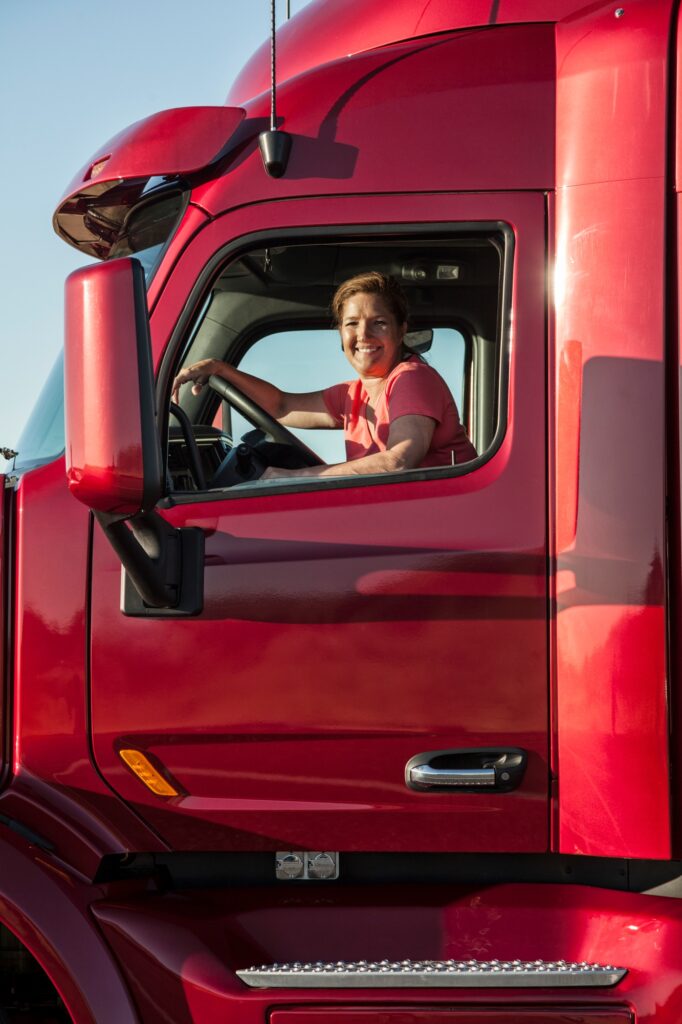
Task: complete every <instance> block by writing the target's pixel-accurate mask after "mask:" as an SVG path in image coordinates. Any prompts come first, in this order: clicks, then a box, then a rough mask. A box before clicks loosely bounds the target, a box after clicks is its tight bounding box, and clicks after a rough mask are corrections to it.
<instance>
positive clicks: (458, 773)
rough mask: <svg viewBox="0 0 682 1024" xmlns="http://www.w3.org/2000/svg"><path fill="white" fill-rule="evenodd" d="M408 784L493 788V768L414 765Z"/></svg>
mask: <svg viewBox="0 0 682 1024" xmlns="http://www.w3.org/2000/svg"><path fill="white" fill-rule="evenodd" d="M410 782H411V783H412V784H413V785H414V784H416V785H418V786H454V787H456V786H460V787H461V786H494V785H495V769H494V768H432V767H431V765H430V764H415V765H412V767H411V768H410Z"/></svg>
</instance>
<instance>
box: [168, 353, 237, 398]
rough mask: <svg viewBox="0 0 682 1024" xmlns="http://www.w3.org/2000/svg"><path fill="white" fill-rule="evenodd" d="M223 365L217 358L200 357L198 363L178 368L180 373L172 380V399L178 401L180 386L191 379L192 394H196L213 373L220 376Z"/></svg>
mask: <svg viewBox="0 0 682 1024" xmlns="http://www.w3.org/2000/svg"><path fill="white" fill-rule="evenodd" d="M224 365H225V364H224V363H221V361H220V360H219V359H200V360H199V362H198V363H192V365H191V366H186V367H185V368H184V370H180V373H179V374H178V375H177V377H176V378H175V380H174V381H173V401H174V402H176V403H177V402H179V400H180V388H181V387H182V385H183V384H188V383H189V382H190V381H192V394H193V395H198V394H199V393H200V392H201V390H202V388H203V387H204V385H205V384H208V378H209V377H211V376H212V375H213V374H214V373H216V374H218V376H222V374H221V372H220V371H221V369H222V368H223V367H224Z"/></svg>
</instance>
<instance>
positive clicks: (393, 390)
mask: <svg viewBox="0 0 682 1024" xmlns="http://www.w3.org/2000/svg"><path fill="white" fill-rule="evenodd" d="M322 394H323V397H324V401H325V405H326V406H327V409H328V411H329V413H330V415H331V416H333V417H334V419H335V420H336V422H337V423H338V424H339V426H343V431H344V435H345V439H346V458H347V459H348V461H349V462H352V461H353V460H354V459H361V458H363V456H365V455H373V454H374V453H375V452H384V451H386V447H387V444H388V433H389V430H390V428H391V424H392V423H393V421H394V420H397V419H398V418H399V417H400V416H428V417H429V419H432V420H435V421H436V428H435V430H434V432H433V437H432V439H431V446H430V448H429V450H428V452H427V453H426V455H425V457H424V459H423V460H422V462H421V466H420V468H421V467H424V466H450V465H452V462H453V458H452V455H453V452H454V461H455V463H456V464H457V465H459V464H460V463H461V462H468V461H469V460H470V459H475V458H476V449H475V448H474V446H473V445H472V443H471V441H470V440H469V438H468V437H467V434H466V431H465V430H464V427H463V426H462V424H461V423H460V419H459V413H458V412H457V406H456V405H455V401H454V399H453V397H452V395H451V394H450V389H449V388H448V386H447V384H446V383H445V381H444V380H443V378H442V377H441V376H440V374H439V373H437V372H436V370H434V369H433V367H431V366H429V365H428V363H423V362H421V360H419V359H415V358H414V356H412V357H410V358H409V359H406V360H405V361H404V362H402V363H398V365H397V366H396V367H394V368H393V370H391V372H390V374H389V375H388V377H387V378H386V386H385V387H384V390H383V392H382V393H381V395H380V396H379V399H378V400H377V404H376V406H375V408H374V420H375V422H374V423H373V424H372V423H370V422H369V420H368V419H367V400H368V395H367V392H366V390H365V387H364V385H363V383H362V381H361V380H352V381H346V382H345V383H344V384H335V385H333V386H332V387H330V388H326V389H325V390H324V391H323V392H322Z"/></svg>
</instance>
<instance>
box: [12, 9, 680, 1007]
mask: <svg viewBox="0 0 682 1024" xmlns="http://www.w3.org/2000/svg"><path fill="white" fill-rule="evenodd" d="M347 8H348V5H347V3H344V0H316V2H313V3H312V4H310V5H309V6H308V7H306V9H305V10H304V11H302V12H301V14H300V15H299V16H297V17H296V18H294V19H293V20H292V21H291V22H290V23H288V24H287V25H286V26H284V28H283V29H282V31H281V33H280V35H279V36H278V55H279V56H278V81H277V95H278V103H279V114H280V119H279V122H278V123H276V124H275V125H274V129H275V131H279V132H282V133H286V135H287V137H288V139H289V141H290V154H289V157H288V162H287V163H286V167H285V168H284V170H283V173H282V174H281V175H280V176H279V177H273V176H271V175H270V174H268V173H267V169H266V168H265V167H264V165H263V160H262V155H261V149H260V147H259V141H258V140H259V136H260V135H262V133H263V132H267V130H268V114H269V111H270V94H269V91H268V88H269V80H268V67H269V62H268V54H267V52H266V51H259V52H258V53H256V54H255V55H254V57H253V58H252V60H251V62H250V63H249V64H247V66H246V68H245V69H244V71H243V72H242V73H241V75H240V76H239V77H238V78H237V80H236V82H235V84H234V85H233V87H232V90H231V92H230V95H229V96H228V100H227V103H226V105H225V106H224V107H202V108H185V109H181V110H171V111H164V112H162V113H160V114H157V115H154V116H153V117H151V118H148V119H146V120H145V121H142V122H138V123H137V124H136V125H133V126H131V127H130V128H129V129H126V130H125V131H124V132H122V133H121V134H120V135H118V136H116V138H115V139H113V140H110V142H109V143H106V144H105V145H104V146H103V147H102V148H101V150H99V151H98V152H97V153H95V154H94V155H93V156H92V157H91V158H90V159H89V161H88V162H87V164H86V165H85V166H84V168H83V169H82V170H81V171H80V172H79V173H78V175H76V178H75V179H74V181H73V182H72V184H71V185H70V186H69V188H68V189H67V192H66V193H65V195H64V197H63V199H62V200H61V202H60V203H59V205H58V207H57V210H56V213H55V218H54V225H55V229H56V231H57V232H58V234H60V236H61V237H62V238H64V240H65V241H66V242H68V243H69V244H71V245H73V246H75V247H77V248H78V249H80V250H81V251H83V253H84V254H87V255H91V256H96V257H98V258H99V260H100V262H98V263H97V264H94V265H91V266H89V267H86V268H85V269H84V270H81V271H77V272H76V273H75V274H73V275H72V276H71V278H70V279H69V281H68V282H67V317H66V324H67V327H66V362H65V369H62V366H61V363H60V364H59V365H58V366H57V367H56V368H55V371H54V375H53V377H52V379H51V383H49V384H48V387H47V390H46V393H45V395H44V397H41V399H40V401H39V403H38V409H37V411H36V415H35V417H34V418H33V419H32V420H31V421H30V423H29V425H28V427H27V431H26V433H25V437H24V439H22V443H20V444H19V448H20V455H19V460H18V463H17V473H16V476H15V478H13V479H12V480H11V481H9V484H10V485H9V486H8V487H7V488H6V490H5V504H4V519H3V536H4V544H5V546H4V549H3V552H4V553H3V564H2V568H3V576H4V581H5V582H4V591H3V593H4V603H5V618H6V621H7V623H8V629H7V631H6V638H5V649H6V657H5V666H6V668H5V675H6V686H5V720H6V722H7V730H6V735H5V763H6V771H5V777H4V788H3V790H2V792H1V793H0V827H1V828H2V829H4V832H6V833H7V835H5V837H4V839H3V842H6V843H7V844H11V846H12V856H14V857H16V859H17V864H18V865H21V868H17V871H16V872H14V875H13V879H14V880H10V881H8V882H6V883H5V885H6V889H7V891H6V892H5V894H4V896H3V897H2V898H3V899H4V900H5V901H6V904H7V906H12V907H16V908H17V909H16V910H15V911H14V912H13V913H14V916H12V913H9V912H6V913H5V914H4V915H3V914H2V913H0V923H1V924H2V926H3V927H4V928H5V929H6V930H7V933H8V935H10V936H12V937H13V939H14V940H15V941H16V942H19V943H20V944H21V947H22V948H26V949H27V951H28V952H30V954H31V956H32V957H33V958H34V959H35V961H36V963H37V964H39V966H40V968H41V969H42V970H44V972H45V974H46V975H47V976H48V977H49V978H50V979H51V981H52V983H53V984H54V985H55V988H56V989H57V990H58V992H59V993H60V999H61V1000H62V1005H63V1012H64V1013H65V1014H68V1016H65V1017H64V1018H63V1019H64V1020H68V1019H71V1020H75V1021H81V1020H96V1021H97V1022H98V1024H99V1022H100V1021H101V1022H105V1021H109V1020H111V1021H117V1022H120V1021H123V1020H131V1021H132V1020H140V1021H144V1022H157V1021H159V1022H160V1021H164V1020H173V1021H174V1022H175V1021H177V1022H180V1024H184V1022H191V1021H199V1020H201V1021H212V1020H216V1021H217V1020H224V1019H234V1020H239V1021H240V1022H241V1021H243V1022H245V1024H251V1022H253V1024H256V1022H259V1024H260V1022H265V1021H269V1022H270V1024H321V1022H322V1021H325V1022H327V1021H337V1020H338V1022H339V1024H384V1022H385V1024H407V1022H409V1024H451V1022H452V1024H522V1022H523V1024H526V1022H528V1024H530V1022H535V1024H540V1022H541V1024H565V1022H567V1021H569V1020H571V1021H573V1020H580V1021H583V1022H584V1024H626V1022H629V1024H635V1022H637V1024H640V1022H649V1021H651V1022H654V1021H655V1022H656V1024H668V1022H670V1024H672V1022H673V1021H677V1020H679V1015H680V1007H681V1006H682V961H681V960H680V957H679V948H680V939H681V938H682V936H681V934H680V933H681V932H682V913H681V911H680V903H679V897H680V896H681V895H682V883H681V880H682V867H681V862H680V857H681V856H682V850H681V848H680V821H679V807H678V777H679V754H678V745H679V740H678V736H679V726H680V722H679V708H678V704H679V701H678V697H677V688H678V663H679V655H678V640H677V629H676V622H677V614H678V606H679V590H680V578H679V577H680V570H679V566H680V542H679V524H680V508H679V506H680V501H679V476H680V474H679V394H678V393H679V364H680V359H679V339H678V320H677V306H678V273H679V267H678V256H677V241H676V239H677V217H678V186H677V182H678V173H679V172H678V161H679V157H678V145H677V139H678V137H679V132H678V128H677V122H676V117H677V114H676V111H677V103H676V99H677V88H678V85H677V63H676V62H677V57H676V53H677V32H678V25H677V8H676V7H675V6H674V5H672V4H671V3H670V2H669V0H638V2H632V3H630V4H629V5H627V6H624V7H622V8H620V7H618V8H616V7H614V6H613V5H609V4H601V3H600V4H596V5H590V6H588V7H585V6H583V5H579V4H577V3H575V0H553V2H552V3H549V2H545V3H543V4H538V3H536V2H533V0H515V2H514V3H511V0H510V2H506V0H500V2H499V3H497V4H493V5H492V6H491V5H490V4H487V3H482V2H474V0H472V2H471V3H462V4H459V5H456V6H454V7H453V5H452V4H449V3H440V2H437V0H432V2H431V3H430V4H426V5H424V4H420V3H416V2H412V0H405V2H404V3H401V4H387V3H385V2H383V0H366V2H365V3H363V4H362V5H360V8H359V9H358V11H357V12H355V14H354V17H353V19H350V18H349V17H348V16H347V15H348V11H347ZM272 127H273V126H271V129H272ZM367 270H380V271H382V272H383V273H386V274H389V275H391V276H392V277H394V278H395V279H396V280H398V281H399V282H400V284H401V285H402V287H403V289H404V291H405V293H406V295H407V298H408V303H409V308H410V319H409V324H408V334H407V339H406V343H407V345H408V346H409V347H410V348H411V349H412V350H413V351H414V352H417V353H420V355H421V356H422V357H423V358H424V359H425V360H426V361H427V362H428V363H429V364H430V365H432V366H433V367H434V368H435V369H436V370H438V372H439V373H440V374H441V376H442V377H443V379H444V380H446V382H447V383H448V386H449V388H450V390H451V392H452V394H453V396H454V397H455V401H456V403H457V406H458V409H459V412H460V415H461V418H462V421H463V423H464V424H465V426H466V428H467V431H468V434H469V436H470V438H471V440H472V442H473V443H474V445H475V448H476V457H475V458H472V459H470V460H468V461H466V462H461V463H457V462H456V461H454V462H453V464H452V465H447V466H437V467H429V468H420V469H409V470H404V471H400V472H396V473H377V474H369V475H365V476H361V477H359V476H353V475H350V474H349V475H346V476H344V475H340V476H337V477H333V478H324V477H320V478H310V479H306V478H300V479H299V478H288V479H287V478H285V479H281V480H273V479H268V478H267V477H265V478H263V476H262V474H263V470H264V469H265V467H267V466H268V465H274V466H288V467H293V468H296V467H302V466H306V465H311V464H319V463H328V464H338V463H341V462H343V460H344V457H345V456H344V453H343V445H342V443H341V441H340V437H339V433H340V432H338V431H332V430H319V431H310V430H308V431H302V432H297V433H294V434H290V433H287V432H281V431H278V425H277V423H276V422H274V423H273V422H272V418H271V417H268V416H267V415H264V414H263V410H262V409H261V408H260V407H259V406H258V405H256V404H255V403H254V402H253V401H251V400H249V399H248V396H245V395H244V394H243V393H241V392H240V391H239V390H238V389H234V388H227V389H225V388H221V387H220V386H219V382H215V381H213V386H211V387H207V388H204V389H203V390H202V391H201V392H200V393H199V394H193V393H192V392H191V391H190V389H189V388H187V389H184V390H183V391H181V393H180V397H179V399H178V400H177V402H176V401H174V400H173V396H172V394H171V391H172V383H173V380H174V378H175V377H176V375H177V374H178V372H179V371H180V370H181V369H182V368H183V367H186V366H188V365H190V364H193V363H195V362H196V361H198V360H199V359H205V358H212V359H220V360H222V361H224V362H226V363H228V364H229V365H231V366H235V367H238V368H239V369H241V370H243V371H245V372H247V373H250V374H253V375H255V376H258V377H263V378H266V379H267V380H269V381H271V382H272V383H274V384H275V385H277V386H278V387H280V388H281V389H283V390H291V391H293V390H296V391H314V390H317V389H320V388H324V387H326V386H328V385H331V384H336V383H338V382H339V381H342V380H345V379H347V377H348V375H349V372H348V367H347V365H346V366H344V360H343V356H342V354H341V352H340V350H339V339H338V332H337V331H336V330H335V328H334V326H333V324H332V320H331V316H330V308H329V307H330V300H331V297H332V295H333V293H334V291H335V289H336V288H337V286H338V285H339V284H340V283H341V282H342V281H344V280H346V279H347V278H349V277H351V276H352V275H354V274H357V273H360V272H364V271H367ZM62 374H64V377H65V391H66V425H67V430H66V438H65V441H62V437H61V433H60V430H59V415H60V414H59V401H60V394H61V391H60V382H61V377H62ZM22 445H23V451H22V450H21V449H22ZM37 538H40V543H38V542H37ZM22 830H23V831H22ZM0 838H2V836H0ZM22 844H23V845H22ZM22 858H23V859H22ZM22 872H23V874H22ZM60 873H61V874H60ZM24 877H25V879H27V880H28V879H32V878H34V877H35V878H36V879H37V880H39V881H40V886H42V889H41V890H40V891H44V892H45V893H49V892H50V891H51V889H50V887H51V886H55V887H56V888H58V889H59V894H60V895H59V899H57V898H56V897H55V901H54V902H53V903H50V900H46V899H43V900H42V901H37V902H36V900H35V899H34V900H33V903H31V905H30V907H26V908H25V907H24V903H25V895H24V894H25V892H26V888H27V886H28V881H21V880H19V879H21V878H24ZM57 879H58V880H59V881H58V882H57V881H56V880H57ZM0 896H2V891H1V887H0ZM67 912H68V914H70V915H71V917H73V919H74V921H79V922H80V921H81V920H82V924H78V925H74V929H73V932H72V938H71V939H70V940H68V941H66V940H64V939H63V936H62V928H61V921H62V920H63V915H64V914H66V913H67ZM83 949H87V954H86V955H84V954H83V953H82V950H83ZM79 951H80V952H79ZM1 957H2V954H1V952H0V963H1V962H2V960H1ZM97 958H99V959H98V960H97V964H98V966H97V967H96V968H95V967H94V966H90V967H89V969H88V970H84V967H83V965H84V964H93V965H94V963H95V960H96V959H97ZM100 961H101V962H100ZM93 971H94V972H95V973H94V975H93ZM93 977H94V978H100V977H101V978H107V979H110V980H109V981H108V982H107V985H108V989H107V991H108V992H109V995H107V996H106V998H105V997H104V995H103V991H104V989H98V986H97V985H96V984H95V983H94V982H93ZM88 1014H90V1016H88Z"/></svg>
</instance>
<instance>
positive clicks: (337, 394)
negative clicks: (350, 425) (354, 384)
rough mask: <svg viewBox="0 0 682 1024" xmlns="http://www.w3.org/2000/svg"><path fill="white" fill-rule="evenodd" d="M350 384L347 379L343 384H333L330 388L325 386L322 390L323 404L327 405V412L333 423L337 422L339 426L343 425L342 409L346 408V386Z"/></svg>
mask: <svg viewBox="0 0 682 1024" xmlns="http://www.w3.org/2000/svg"><path fill="white" fill-rule="evenodd" d="M349 387H350V384H349V382H348V381H346V383H344V384H333V385H332V386H331V387H330V388H325V389H324V391H323V392H322V397H323V399H324V404H325V405H326V406H327V412H328V413H329V415H330V416H331V417H332V419H333V420H334V422H335V423H338V424H339V426H340V427H342V426H343V422H344V415H343V414H344V411H345V408H346V398H347V397H348V388H349Z"/></svg>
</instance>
